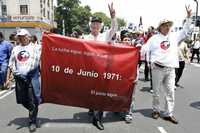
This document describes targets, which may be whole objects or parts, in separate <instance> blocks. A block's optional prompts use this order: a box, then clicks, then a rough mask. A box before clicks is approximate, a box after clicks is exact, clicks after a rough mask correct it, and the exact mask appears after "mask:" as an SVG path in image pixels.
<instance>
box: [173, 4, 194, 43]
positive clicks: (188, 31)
mask: <svg viewBox="0 0 200 133" xmlns="http://www.w3.org/2000/svg"><path fill="white" fill-rule="evenodd" d="M185 9H186V15H187V17H186V19H185V22H184V24H183V29H182V30H181V31H180V33H179V34H178V37H177V42H178V43H179V42H180V41H181V40H183V39H185V38H186V37H188V36H190V35H191V33H192V30H193V28H192V27H191V23H192V20H191V15H192V10H191V9H190V5H188V6H185Z"/></svg>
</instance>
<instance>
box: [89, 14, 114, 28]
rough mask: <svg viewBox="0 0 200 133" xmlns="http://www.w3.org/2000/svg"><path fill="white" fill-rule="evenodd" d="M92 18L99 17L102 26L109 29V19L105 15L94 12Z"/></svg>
mask: <svg viewBox="0 0 200 133" xmlns="http://www.w3.org/2000/svg"><path fill="white" fill-rule="evenodd" d="M92 16H97V17H100V18H101V19H102V21H103V23H104V26H108V27H110V24H111V18H110V17H108V16H107V15H106V14H105V13H103V12H95V13H94V14H93V15H92Z"/></svg>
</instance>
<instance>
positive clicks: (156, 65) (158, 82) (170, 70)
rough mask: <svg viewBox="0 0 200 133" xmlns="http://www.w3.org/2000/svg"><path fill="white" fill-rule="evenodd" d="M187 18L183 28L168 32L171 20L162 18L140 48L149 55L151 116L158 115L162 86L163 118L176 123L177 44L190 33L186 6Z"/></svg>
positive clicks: (188, 8) (188, 12)
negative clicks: (151, 84)
mask: <svg viewBox="0 0 200 133" xmlns="http://www.w3.org/2000/svg"><path fill="white" fill-rule="evenodd" d="M186 12H187V18H186V22H185V24H184V26H183V29H182V30H181V31H179V32H177V33H173V32H172V33H170V28H171V27H172V25H173V22H172V21H169V20H166V19H164V20H163V21H161V22H160V23H159V25H158V28H157V29H158V32H159V33H158V34H156V35H154V36H152V37H151V38H150V39H149V40H148V41H147V44H146V45H144V47H143V48H142V49H143V50H145V51H146V52H147V55H148V56H149V57H150V58H149V59H150V62H151V68H152V83H153V113H152V117H153V118H154V119H158V118H159V117H160V109H159V104H160V102H159V89H160V88H161V86H163V89H164V92H165V110H164V114H163V116H164V117H163V119H164V120H166V121H170V122H172V123H174V124H178V120H176V118H175V117H174V115H173V111H174V103H175V98H174V97H175V96H174V94H175V92H174V90H175V68H178V67H179V62H178V44H179V42H180V41H181V40H183V39H184V38H186V37H188V36H189V35H190V34H191V31H192V29H191V26H190V25H191V19H190V17H191V13H192V10H191V9H190V7H189V6H186Z"/></svg>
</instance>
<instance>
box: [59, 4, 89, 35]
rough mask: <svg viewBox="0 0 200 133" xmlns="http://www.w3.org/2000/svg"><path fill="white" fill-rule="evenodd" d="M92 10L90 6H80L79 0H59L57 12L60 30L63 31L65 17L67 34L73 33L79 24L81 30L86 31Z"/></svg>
mask: <svg viewBox="0 0 200 133" xmlns="http://www.w3.org/2000/svg"><path fill="white" fill-rule="evenodd" d="M90 11H91V9H90V7H89V6H85V7H82V6H80V1H79V0H59V1H58V7H57V8H56V12H55V19H56V22H57V25H58V30H59V32H60V33H61V31H62V22H63V19H64V20H65V21H64V22H65V31H66V35H69V34H71V33H72V29H73V28H74V27H76V26H77V25H79V26H80V27H81V28H80V30H81V31H82V30H83V31H85V30H86V29H87V28H88V23H89V20H90V17H91V13H90Z"/></svg>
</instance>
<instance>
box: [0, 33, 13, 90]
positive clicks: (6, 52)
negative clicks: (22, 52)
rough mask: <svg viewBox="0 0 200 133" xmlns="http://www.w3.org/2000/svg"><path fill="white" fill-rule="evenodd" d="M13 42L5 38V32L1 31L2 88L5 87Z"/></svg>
mask: <svg viewBox="0 0 200 133" xmlns="http://www.w3.org/2000/svg"><path fill="white" fill-rule="evenodd" d="M11 50H12V44H11V43H9V42H7V41H5V40H4V36H3V33H2V32H0V90H1V89H5V88H6V86H5V83H6V77H7V70H8V60H9V58H10V54H11Z"/></svg>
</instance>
